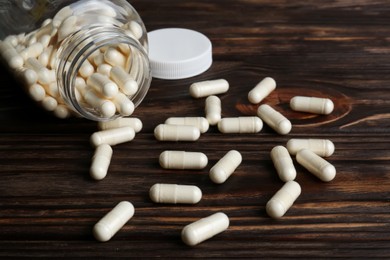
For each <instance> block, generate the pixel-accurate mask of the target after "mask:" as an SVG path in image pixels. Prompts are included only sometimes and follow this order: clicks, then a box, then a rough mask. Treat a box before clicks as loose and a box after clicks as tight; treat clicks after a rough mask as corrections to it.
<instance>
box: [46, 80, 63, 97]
mask: <svg viewBox="0 0 390 260" xmlns="http://www.w3.org/2000/svg"><path fill="white" fill-rule="evenodd" d="M43 87H44V88H45V90H46V93H47V94H49V95H50V96H52V97H54V98H57V97H59V95H60V93H59V90H58V86H57V82H55V81H54V82H52V83H50V84H48V85H43Z"/></svg>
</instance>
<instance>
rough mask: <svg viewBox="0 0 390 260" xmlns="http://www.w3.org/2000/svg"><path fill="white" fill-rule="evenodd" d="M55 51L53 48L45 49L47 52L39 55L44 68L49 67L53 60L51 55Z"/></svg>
mask: <svg viewBox="0 0 390 260" xmlns="http://www.w3.org/2000/svg"><path fill="white" fill-rule="evenodd" d="M52 51H53V46H50V47H47V48H45V50H44V51H43V52H42V53H41V54H40V55H39V57H38V61H39V62H40V63H41V64H42V66H44V67H47V66H48V64H49V61H50V58H51V54H52Z"/></svg>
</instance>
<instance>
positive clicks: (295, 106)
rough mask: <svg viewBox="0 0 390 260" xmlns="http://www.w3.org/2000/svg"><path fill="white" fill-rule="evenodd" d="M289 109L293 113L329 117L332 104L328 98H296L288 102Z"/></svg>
mask: <svg viewBox="0 0 390 260" xmlns="http://www.w3.org/2000/svg"><path fill="white" fill-rule="evenodd" d="M290 107H291V109H292V110H295V111H300V112H308V113H313V114H321V115H329V114H330V113H332V111H333V108H334V104H333V102H332V100H330V99H329V98H318V97H302V96H296V97H293V98H292V99H291V100H290Z"/></svg>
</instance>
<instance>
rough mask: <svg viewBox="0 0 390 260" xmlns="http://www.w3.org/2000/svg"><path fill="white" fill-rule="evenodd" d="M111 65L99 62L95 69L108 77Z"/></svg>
mask: <svg viewBox="0 0 390 260" xmlns="http://www.w3.org/2000/svg"><path fill="white" fill-rule="evenodd" d="M111 69H112V66H111V65H109V64H106V63H103V64H100V65H99V66H98V67H97V69H96V71H97V72H98V73H100V74H102V75H104V76H107V77H110V72H111Z"/></svg>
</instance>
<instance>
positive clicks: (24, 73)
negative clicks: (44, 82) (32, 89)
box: [15, 68, 38, 86]
mask: <svg viewBox="0 0 390 260" xmlns="http://www.w3.org/2000/svg"><path fill="white" fill-rule="evenodd" d="M15 72H16V75H17V76H18V77H20V78H21V79H22V80H23V82H24V83H25V85H26V86H31V85H34V84H35V83H37V81H38V75H37V73H36V72H35V71H34V70H32V69H28V68H19V69H17V70H16V71H15Z"/></svg>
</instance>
